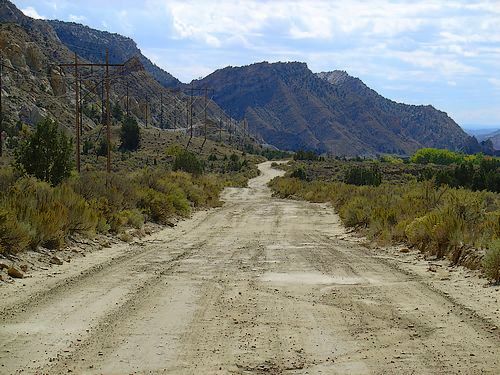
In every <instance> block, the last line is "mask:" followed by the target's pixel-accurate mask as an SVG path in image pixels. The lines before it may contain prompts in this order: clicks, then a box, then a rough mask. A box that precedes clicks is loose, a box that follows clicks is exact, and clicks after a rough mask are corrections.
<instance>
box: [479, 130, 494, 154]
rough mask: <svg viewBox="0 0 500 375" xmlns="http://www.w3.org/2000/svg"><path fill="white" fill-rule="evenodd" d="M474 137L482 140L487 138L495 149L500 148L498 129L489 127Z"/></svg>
mask: <svg viewBox="0 0 500 375" xmlns="http://www.w3.org/2000/svg"><path fill="white" fill-rule="evenodd" d="M476 138H477V139H478V140H479V141H483V142H484V141H488V140H489V141H491V143H492V145H493V148H494V149H495V150H500V129H497V130H494V129H489V131H488V132H486V131H485V132H484V133H480V134H478V135H476Z"/></svg>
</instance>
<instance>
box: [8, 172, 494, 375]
mask: <svg viewBox="0 0 500 375" xmlns="http://www.w3.org/2000/svg"><path fill="white" fill-rule="evenodd" d="M260 168H261V171H262V172H263V173H262V175H261V176H259V177H258V178H255V179H253V180H251V182H250V184H249V186H250V187H249V188H247V189H237V188H233V189H227V190H226V191H225V193H224V200H225V202H226V203H225V205H224V206H223V207H221V208H218V209H214V210H211V211H207V212H199V213H197V214H195V215H194V217H193V218H192V219H190V220H186V221H184V222H181V223H179V225H178V226H177V227H176V228H169V229H165V230H163V231H160V232H157V233H155V234H153V235H152V236H149V237H147V238H146V239H144V240H143V241H142V242H141V243H136V244H131V245H120V246H112V247H111V248H109V249H103V250H101V251H97V252H95V253H93V254H92V256H87V257H85V258H83V257H82V258H80V259H76V260H73V261H71V263H65V264H64V265H62V266H59V267H58V268H57V271H58V272H53V271H54V270H53V269H50V270H46V271H39V272H34V273H33V275H32V277H31V278H29V279H23V281H22V282H16V283H13V284H8V285H7V284H3V286H0V373H2V374H11V373H41V374H45V373H46V374H63V373H64V374H67V373H69V372H72V373H77V374H80V373H83V374H101V373H104V374H128V373H141V374H143V373H153V374H157V373H173V374H265V373H269V374H281V373H286V374H321V373H322V374H348V373H352V374H365V373H366V374H370V373H378V374H436V373H439V374H446V373H453V374H456V373H466V374H478V373H492V374H494V373H497V374H498V373H500V332H499V329H498V328H495V327H498V326H499V325H500V315H499V312H498V308H499V301H498V299H499V298H500V292H499V291H498V288H494V287H490V288H483V285H484V284H485V281H484V280H480V279H479V278H478V277H477V275H475V274H466V272H465V271H462V270H453V269H449V268H448V267H447V266H446V265H445V264H441V265H433V267H435V268H437V269H439V270H437V271H436V272H429V271H428V262H425V261H423V260H421V259H420V258H419V257H418V256H417V255H416V254H413V253H409V254H403V253H399V252H398V250H397V249H390V248H387V249H368V248H367V247H366V246H363V244H362V241H361V240H360V239H359V238H355V237H354V236H351V235H350V234H348V233H346V232H345V230H344V229H343V227H342V225H341V224H340V221H339V218H338V216H337V215H336V214H335V213H334V212H333V210H332V209H330V208H329V207H328V206H326V205H322V204H311V203H307V202H299V201H291V200H280V199H274V198H271V193H270V191H269V189H268V188H267V187H266V183H267V181H269V180H270V179H271V178H272V177H274V176H276V175H279V174H280V173H282V172H280V171H277V170H274V169H272V168H271V167H270V163H264V164H262V165H260ZM438 271H439V272H438ZM443 272H445V273H443ZM431 274H432V275H431ZM467 275H468V277H466V276H467ZM49 276H50V277H49ZM447 277H448V279H447ZM456 285H458V287H456Z"/></svg>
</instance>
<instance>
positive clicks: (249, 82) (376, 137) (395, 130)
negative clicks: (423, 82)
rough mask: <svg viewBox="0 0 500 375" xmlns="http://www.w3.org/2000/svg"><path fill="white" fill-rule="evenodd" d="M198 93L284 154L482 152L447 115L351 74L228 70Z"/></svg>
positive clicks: (282, 67)
mask: <svg viewBox="0 0 500 375" xmlns="http://www.w3.org/2000/svg"><path fill="white" fill-rule="evenodd" d="M192 85H195V86H205V85H206V86H209V87H212V88H214V89H215V93H216V94H215V97H214V100H215V101H216V102H217V103H218V104H219V105H220V106H221V107H222V108H223V109H224V110H225V111H227V112H231V113H232V114H233V115H234V116H235V117H236V118H238V119H242V118H246V119H247V120H248V123H249V126H250V129H251V131H253V132H255V133H257V134H259V135H260V136H262V137H263V139H264V140H265V141H266V142H268V143H270V144H272V145H275V146H277V147H279V148H282V149H292V150H297V149H301V148H306V149H313V150H317V151H319V152H328V153H333V154H339V155H359V154H361V155H373V154H377V153H396V154H410V153H412V152H413V151H414V150H416V149H418V148H421V147H439V148H449V149H454V150H458V149H463V150H465V149H467V150H470V151H477V150H479V148H480V146H479V144H478V143H477V141H476V140H475V139H474V138H470V137H469V136H468V135H467V134H466V133H465V132H464V131H463V130H462V129H461V128H460V127H459V126H458V125H457V124H456V123H455V122H454V121H453V120H452V119H451V118H450V117H448V116H447V114H446V113H444V112H441V111H438V110H436V109H435V108H433V107H432V106H413V105H405V104H400V103H396V102H393V101H391V100H388V99H386V98H383V97H382V96H380V95H379V94H377V93H376V92H375V91H373V90H371V89H370V88H368V87H367V86H366V85H365V84H364V83H363V82H362V81H361V80H359V79H357V78H353V77H351V76H349V75H348V74H347V73H346V72H341V71H334V72H329V73H320V74H314V73H313V72H311V71H310V70H309V69H308V67H307V65H306V64H304V63H298V62H293V63H274V64H270V63H267V62H262V63H257V64H252V65H248V66H243V67H227V68H224V69H221V70H218V71H216V72H214V73H212V74H210V75H209V76H207V77H205V78H204V79H202V80H197V81H193V82H192Z"/></svg>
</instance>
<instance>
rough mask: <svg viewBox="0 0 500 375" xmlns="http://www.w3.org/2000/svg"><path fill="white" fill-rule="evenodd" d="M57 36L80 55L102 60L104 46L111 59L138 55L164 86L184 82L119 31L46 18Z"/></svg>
mask: <svg viewBox="0 0 500 375" xmlns="http://www.w3.org/2000/svg"><path fill="white" fill-rule="evenodd" d="M47 22H48V23H49V24H50V25H51V26H52V28H53V29H54V31H55V32H56V33H57V36H58V37H59V39H60V40H61V42H63V43H64V44H65V45H66V46H67V47H68V48H69V49H70V50H72V51H74V52H76V53H78V55H79V56H82V57H83V58H85V59H87V60H89V61H91V62H95V63H100V62H104V60H105V49H106V48H108V49H109V60H110V63H113V64H117V63H121V62H124V61H127V60H128V59H130V58H132V57H134V56H137V57H138V58H139V60H140V61H141V63H142V65H143V66H144V69H145V70H146V71H147V72H148V73H149V74H151V76H152V77H153V78H154V79H156V80H157V81H158V82H159V83H160V84H161V85H162V86H164V87H179V86H180V85H181V82H180V81H179V80H178V79H177V78H175V77H174V76H172V75H171V74H170V73H168V72H166V71H164V70H163V69H161V68H160V67H158V66H157V65H155V64H154V63H153V62H151V60H149V59H148V58H147V57H146V56H144V55H143V54H142V52H141V50H140V49H139V48H138V47H137V44H136V43H135V42H134V41H133V40H132V39H130V38H127V37H125V36H122V35H119V34H113V33H109V32H106V31H100V30H95V29H92V28H90V27H88V26H84V25H80V24H78V23H74V22H63V21H55V20H53V21H47Z"/></svg>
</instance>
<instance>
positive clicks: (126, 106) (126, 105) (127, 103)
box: [125, 82, 130, 117]
mask: <svg viewBox="0 0 500 375" xmlns="http://www.w3.org/2000/svg"><path fill="white" fill-rule="evenodd" d="M128 105H129V101H128V82H127V102H126V103H125V108H126V109H127V117H130V112H129V109H128Z"/></svg>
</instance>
